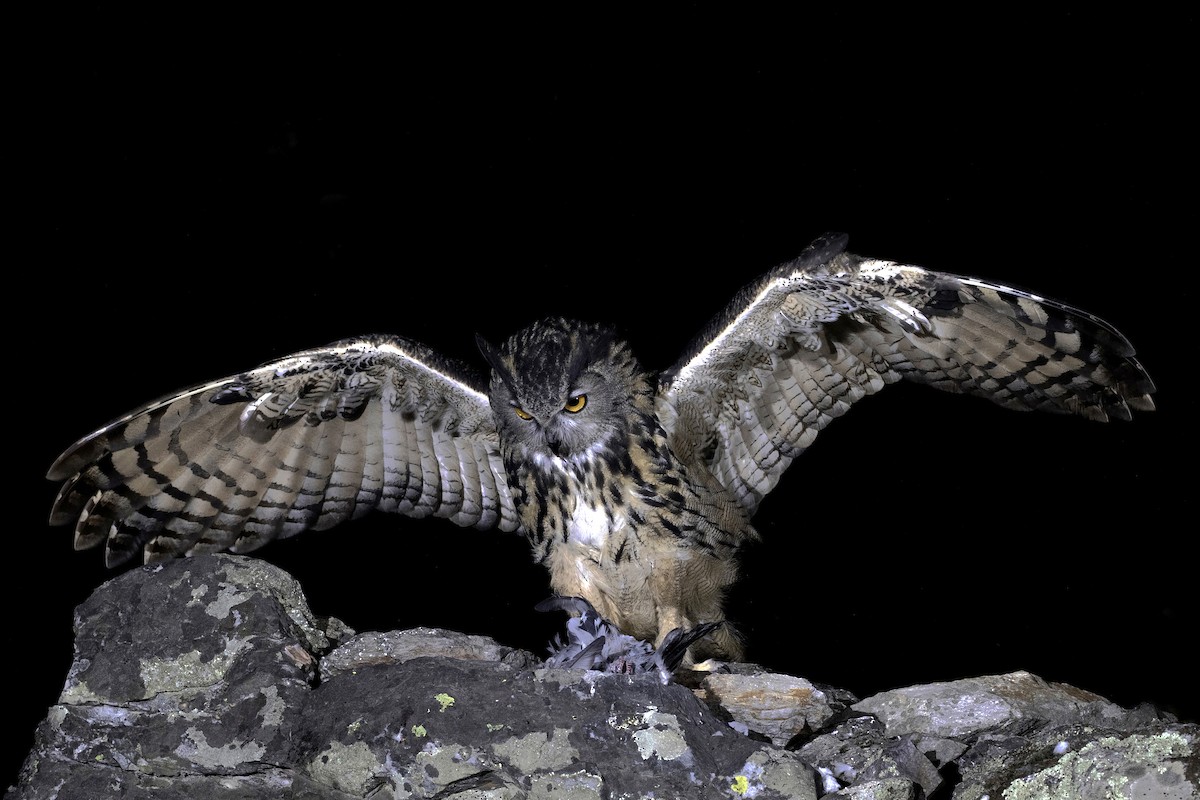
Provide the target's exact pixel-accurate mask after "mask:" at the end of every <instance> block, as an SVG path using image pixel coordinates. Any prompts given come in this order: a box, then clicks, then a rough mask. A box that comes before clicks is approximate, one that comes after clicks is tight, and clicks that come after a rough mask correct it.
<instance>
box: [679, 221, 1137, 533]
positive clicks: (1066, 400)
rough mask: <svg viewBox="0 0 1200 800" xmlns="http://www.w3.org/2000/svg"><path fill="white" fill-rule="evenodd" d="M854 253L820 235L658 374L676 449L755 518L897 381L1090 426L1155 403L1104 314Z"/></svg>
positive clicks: (838, 238) (840, 240)
mask: <svg viewBox="0 0 1200 800" xmlns="http://www.w3.org/2000/svg"><path fill="white" fill-rule="evenodd" d="M845 246H846V237H845V236H844V235H840V234H833V235H828V236H826V237H823V238H821V239H818V240H817V241H816V242H814V243H813V244H812V245H811V246H810V247H809V248H808V249H807V250H806V251H805V252H804V253H803V254H802V255H801V256H800V258H798V259H796V260H795V261H791V262H788V263H786V264H782V265H781V266H779V267H777V268H776V269H774V270H772V271H771V272H769V273H767V274H766V275H764V276H762V277H761V278H759V279H758V280H757V281H755V282H754V283H752V284H750V285H749V286H747V287H745V288H744V289H743V290H742V291H741V292H740V293H739V294H738V296H737V297H736V298H734V300H733V301H732V302H731V303H730V305H729V306H728V307H727V308H726V309H725V311H724V313H723V314H722V315H720V316H719V317H718V318H717V319H715V320H714V321H713V322H712V323H711V324H710V325H709V327H708V328H707V330H706V331H705V332H704V333H703V334H702V335H701V336H700V338H698V339H697V340H696V341H695V342H694V343H693V345H692V347H691V348H690V349H689V351H688V352H687V353H685V355H684V357H683V358H682V359H681V360H680V361H679V362H678V363H677V364H676V365H675V366H674V367H673V368H671V369H670V370H668V371H667V372H665V373H664V374H663V376H662V378H661V382H660V387H659V395H658V399H657V404H658V413H659V418H660V419H661V420H662V421H663V424H664V427H666V428H667V431H668V435H669V436H670V438H671V442H672V447H673V448H674V449H675V450H676V452H677V454H679V455H680V456H681V457H683V458H685V459H688V458H691V459H698V460H700V461H701V462H703V463H705V464H707V465H708V467H709V468H710V469H711V471H712V472H713V474H714V475H715V476H716V477H717V480H718V481H720V482H721V483H722V484H723V485H724V486H725V487H726V488H728V489H729V490H730V491H731V492H732V493H733V494H734V496H735V497H737V498H738V500H739V501H740V502H741V503H742V504H743V506H745V507H746V508H747V509H748V510H749V511H750V512H751V513H753V511H754V510H755V509H756V508H757V506H758V503H759V501H761V499H762V498H763V496H764V495H766V494H767V492H769V491H771V489H772V488H774V486H775V484H776V483H777V482H778V481H779V478H780V476H781V475H782V474H783V471H784V470H785V469H786V468H787V466H788V465H789V464H790V463H791V462H792V459H794V458H795V457H796V456H797V455H799V454H800V453H801V452H802V451H803V450H804V449H805V448H806V447H808V446H809V445H810V444H811V443H812V441H813V439H814V438H815V437H816V435H817V433H819V432H820V431H821V430H822V429H823V428H824V427H825V426H826V425H827V424H829V422H830V421H831V420H833V419H836V418H837V417H840V416H841V415H842V414H844V413H845V412H846V411H847V410H848V409H849V408H850V405H851V404H852V403H854V402H855V401H856V400H858V399H860V398H862V397H865V396H866V395H869V394H873V393H875V392H877V391H879V390H880V389H882V388H883V387H884V386H885V385H887V384H889V383H893V382H895V381H897V380H899V379H901V378H908V379H910V380H914V381H918V382H921V383H927V384H930V385H932V386H935V387H937V388H939V389H943V390H947V391H951V392H960V393H965V394H973V395H978V396H981V397H986V398H988V399H989V400H992V401H993V402H996V403H998V404H1000V405H1002V406H1005V407H1008V408H1015V409H1037V410H1045V411H1053V412H1062V413H1073V414H1079V415H1082V416H1084V417H1087V418H1091V419H1097V420H1107V419H1109V418H1110V417H1117V418H1119V419H1129V418H1130V417H1131V413H1130V409H1136V410H1140V411H1149V410H1152V409H1153V408H1154V403H1153V401H1152V400H1151V398H1150V394H1151V393H1153V391H1154V384H1153V383H1152V382H1151V380H1150V378H1149V376H1148V375H1147V374H1146V372H1145V370H1144V369H1143V368H1142V366H1141V365H1140V364H1139V363H1138V362H1137V360H1136V359H1134V357H1133V347H1132V346H1131V345H1130V344H1129V342H1128V341H1127V340H1126V339H1125V337H1123V336H1122V335H1121V334H1120V333H1118V332H1117V331H1116V330H1115V329H1114V328H1113V327H1112V326H1111V325H1109V324H1108V323H1106V322H1104V321H1103V320H1101V319H1099V318H1097V317H1095V316H1093V315H1091V314H1088V313H1087V312H1084V311H1080V310H1078V309H1074V308H1071V307H1069V306H1066V305H1063V304H1061V303H1057V302H1055V301H1053V300H1047V299H1045V298H1041V297H1037V296H1035V295H1032V294H1028V293H1026V292H1022V291H1019V290H1016V289H1011V288H1007V287H1003V286H998V285H994V284H989V283H986V282H984V281H980V280H976V279H973V278H966V277H961V276H958V275H950V274H946V273H939V272H931V271H929V270H925V269H922V268H920V267H914V266H907V265H902V264H896V263H893V262H889V261H880V260H876V259H871V258H862V257H860V256H856V255H852V254H850V253H847V252H845Z"/></svg>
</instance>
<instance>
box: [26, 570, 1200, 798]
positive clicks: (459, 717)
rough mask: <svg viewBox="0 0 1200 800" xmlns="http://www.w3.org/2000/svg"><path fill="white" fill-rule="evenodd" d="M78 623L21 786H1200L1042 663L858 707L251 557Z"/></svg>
mask: <svg viewBox="0 0 1200 800" xmlns="http://www.w3.org/2000/svg"><path fill="white" fill-rule="evenodd" d="M168 609H169V613H166V610H168ZM75 635H76V639H75V662H74V665H73V666H72V668H71V671H70V673H69V675H68V676H67V681H66V685H65V687H64V689H63V692H62V696H61V697H60V699H59V702H58V704H56V705H54V706H53V707H51V708H50V711H49V713H48V715H47V717H46V719H45V720H44V721H43V722H42V723H41V724H40V725H39V727H38V730H37V734H36V741H35V744H34V748H33V750H32V752H31V753H30V754H29V756H28V758H27V759H26V761H25V765H24V767H23V769H22V772H21V775H20V778H19V780H18V783H17V785H16V786H14V787H11V788H10V789H9V793H8V795H7V797H9V798H12V800H26V799H28V800H33V798H58V799H59V800H69V798H98V797H115V796H119V797H124V798H142V797H145V798H150V797H153V798H162V799H164V800H165V799H167V798H194V797H206V798H259V797H262V798H278V797H291V798H362V797H370V798H379V800H382V799H383V798H406V797H427V798H434V797H436V798H456V797H457V798H464V799H465V798H560V799H561V800H577V799H581V798H624V797H628V798H641V797H656V798H675V797H688V798H708V797H714V798H715V797H723V798H737V797H755V798H783V797H787V798H818V797H824V796H830V795H832V796H836V797H859V798H914V799H916V798H922V797H924V798H943V797H945V798H963V799H964V800H979V799H980V798H985V797H991V798H1000V797H1005V798H1039V797H1046V798H1052V797H1062V798H1068V797H1080V798H1090V797H1097V798H1100V797H1104V798H1172V799H1175V798H1178V799H1179V800H1183V799H1184V798H1200V788H1198V787H1200V726H1198V725H1196V724H1193V723H1186V722H1180V721H1178V720H1176V719H1174V718H1173V717H1171V716H1170V715H1168V714H1164V713H1161V712H1159V711H1157V710H1156V709H1154V708H1151V707H1149V706H1142V707H1139V708H1136V709H1132V710H1130V709H1125V708H1121V707H1119V706H1116V705H1114V704H1112V703H1110V702H1108V701H1107V700H1105V699H1104V698H1102V697H1099V696H1097V695H1095V694H1092V693H1090V692H1087V691H1083V690H1081V689H1078V688H1075V687H1072V686H1068V685H1064V684H1051V683H1048V682H1046V681H1044V680H1042V679H1040V678H1038V677H1037V676H1035V675H1031V674H1029V673H1025V672H1017V673H1012V674H1008V675H992V676H985V677H976V678H968V679H964V680H959V681H953V682H949V683H939V684H930V685H924V686H914V687H910V688H906V689H898V690H895V691H889V692H884V693H881V694H877V695H874V696H872V697H868V698H866V699H862V700H860V699H858V698H856V697H854V696H853V695H851V694H850V693H849V692H846V691H844V690H840V689H837V688H833V687H828V686H820V685H815V684H813V683H811V682H809V681H807V680H805V679H803V678H799V677H792V676H788V675H779V674H772V673H766V672H763V671H761V670H757V669H755V668H754V667H752V666H749V665H731V666H729V667H721V668H718V669H717V670H715V671H709V672H682V673H680V674H678V675H677V676H676V679H675V680H672V681H669V682H667V683H665V684H664V683H663V682H662V681H661V680H660V678H659V676H658V675H657V674H655V673H653V672H647V673H643V674H637V675H628V674H614V673H606V672H596V671H583V670H567V669H552V668H547V667H545V666H543V663H542V661H541V659H539V658H538V657H537V656H535V655H533V654H531V653H527V652H524V651H520V650H515V649H513V648H507V647H504V646H503V645H501V644H498V643H496V642H494V641H492V640H490V639H487V638H484V637H478V636H467V635H464V634H459V633H453V632H447V631H440V630H433V629H418V630H410V631H396V632H390V633H366V634H361V635H354V633H353V631H350V630H349V629H347V628H346V627H345V626H344V625H342V624H341V623H340V622H338V621H337V620H333V619H327V620H321V619H317V618H316V617H314V616H313V614H312V612H311V611H310V610H309V608H308V605H307V603H306V602H305V599H304V595H303V592H302V591H301V590H300V587H299V586H298V584H297V583H296V582H295V580H293V579H292V578H291V577H290V576H289V575H287V574H286V573H284V572H282V571H281V570H279V569H277V568H275V567H272V566H271V565H269V564H267V563H265V562H263V561H260V560H257V559H252V558H245V557H239V556H230V555H216V556H204V557H198V558H193V559H187V560H183V561H175V562H170V563H167V564H162V565H157V566H152V567H146V568H143V569H140V570H135V571H132V572H129V573H126V574H124V575H122V576H120V577H118V578H116V579H114V580H112V581H110V582H109V583H107V584H105V585H104V586H102V587H101V588H100V589H98V590H97V591H96V592H95V593H94V594H93V595H92V597H91V598H89V599H88V600H87V601H86V602H85V603H84V604H82V605H81V606H80V607H79V608H78V610H77V612H76V631H75Z"/></svg>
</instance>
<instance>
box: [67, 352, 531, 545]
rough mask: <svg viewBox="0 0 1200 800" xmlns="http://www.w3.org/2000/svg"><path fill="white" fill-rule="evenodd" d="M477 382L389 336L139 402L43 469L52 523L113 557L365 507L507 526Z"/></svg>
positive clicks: (320, 521) (257, 540)
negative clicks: (49, 484) (50, 485)
mask: <svg viewBox="0 0 1200 800" xmlns="http://www.w3.org/2000/svg"><path fill="white" fill-rule="evenodd" d="M483 386H484V383H483V381H482V380H481V379H480V378H478V377H475V376H472V375H471V374H470V373H469V372H468V371H467V370H466V369H465V368H464V367H462V366H461V365H459V364H457V363H455V362H452V361H450V360H449V359H445V358H443V357H441V356H439V355H438V354H437V353H434V352H433V351H432V350H430V349H429V348H427V347H424V346H423V345H420V344H418V343H416V342H411V341H408V340H405V339H401V338H399V337H390V336H376V337H366V338H360V339H347V340H344V341H341V342H335V343H334V344H331V345H329V346H327V347H321V348H316V349H313V350H307V351H304V352H302V353H297V354H295V355H292V356H289V357H287V358H284V359H281V360H279V361H275V362H273V363H269V364H264V365H263V366H261V367H259V368H257V369H254V370H251V371H249V372H245V373H242V374H240V375H234V376H231V377H228V378H222V379H220V380H216V381H212V382H209V383H205V384H201V385H199V386H195V387H192V388H190V389H187V390H185V391H183V392H179V393H177V394H174V395H170V396H168V397H164V398H162V399H160V400H156V401H154V402H152V403H149V404H147V405H145V406H142V407H141V408H138V409H136V410H134V411H132V412H130V413H128V414H126V415H125V416H123V417H121V418H120V419H117V420H114V421H113V422H111V423H109V424H108V425H105V426H104V427H102V428H100V429H99V430H97V431H95V432H93V433H92V434H90V435H88V436H86V437H84V438H83V439H81V440H80V441H79V442H77V443H76V444H75V445H74V446H72V447H71V448H70V449H68V450H67V451H66V452H65V453H63V454H62V455H61V456H60V457H59V458H58V460H57V461H55V463H54V465H53V466H52V467H51V468H50V472H49V474H48V475H47V477H48V478H50V479H51V480H61V481H64V483H63V486H62V489H61V491H60V492H59V495H58V499H57V500H56V502H55V504H54V508H53V510H52V511H51V515H50V523H51V524H52V525H66V524H74V525H75V547H76V549H84V548H89V547H94V546H96V545H99V544H101V543H105V544H106V546H107V550H106V560H107V561H108V563H109V565H110V566H111V565H115V564H119V563H122V562H124V561H126V560H128V559H129V558H131V557H133V556H134V555H135V554H137V553H138V552H139V551H141V553H142V555H143V557H144V559H145V560H146V561H147V562H149V561H157V560H161V559H165V558H171V557H173V556H178V555H191V554H195V553H208V552H216V551H221V550H232V551H234V552H246V551H249V550H253V549H255V548H257V547H260V546H262V545H264V544H266V543H267V542H268V541H270V540H272V539H275V538H282V537H287V536H292V535H294V534H296V533H299V532H300V531H303V530H308V529H324V528H329V527H331V526H333V525H336V524H338V523H340V522H342V521H343V520H346V519H350V518H354V517H359V516H361V515H362V514H364V513H366V512H367V511H369V510H371V509H373V508H379V509H381V510H384V511H392V512H396V513H400V514H404V515H407V516H412V517H423V516H429V515H433V516H441V517H447V518H449V519H450V520H451V521H453V522H455V523H457V524H459V525H462V526H474V527H477V528H500V529H502V530H514V529H516V528H517V526H518V522H517V517H516V512H515V511H514V509H513V504H512V498H511V497H510V495H509V489H508V484H507V480H506V478H505V475H504V468H503V463H502V460H501V457H500V454H499V437H498V435H497V433H496V429H495V422H494V419H493V416H492V413H491V408H490V405H489V403H488V398H487V395H486V394H485V393H484V391H483Z"/></svg>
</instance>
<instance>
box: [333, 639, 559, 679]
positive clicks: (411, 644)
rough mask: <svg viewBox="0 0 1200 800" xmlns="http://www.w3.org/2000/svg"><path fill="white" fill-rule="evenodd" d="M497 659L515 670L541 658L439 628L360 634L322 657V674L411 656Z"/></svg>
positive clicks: (402, 661)
mask: <svg viewBox="0 0 1200 800" xmlns="http://www.w3.org/2000/svg"><path fill="white" fill-rule="evenodd" d="M433 656H445V657H446V658H458V659H471V660H474V661H497V662H499V663H501V664H507V665H509V666H511V667H516V668H517V669H528V668H532V667H536V666H540V665H541V662H542V660H541V659H540V658H538V657H537V656H535V655H534V654H533V653H530V652H529V651H528V650H519V649H517V648H514V647H505V646H504V645H501V644H499V643H498V642H496V641H495V640H494V639H490V638H488V637H487V636H473V635H471V634H466V633H458V632H457V631H448V630H444V629H442V628H412V629H410V630H406V631H387V632H384V633H376V632H370V633H361V634H358V635H357V636H354V637H352V638H350V639H349V640H348V641H346V643H345V644H343V645H341V646H340V647H338V648H337V649H336V650H334V651H333V652H332V653H330V654H329V655H327V656H325V657H324V658H322V659H321V675H322V677H323V678H324V679H326V680H328V679H329V678H332V677H333V676H335V675H338V674H340V673H342V672H352V671H354V670H356V669H360V668H362V667H366V666H379V665H381V664H403V663H404V662H405V661H411V660H412V659H414V658H424V657H433Z"/></svg>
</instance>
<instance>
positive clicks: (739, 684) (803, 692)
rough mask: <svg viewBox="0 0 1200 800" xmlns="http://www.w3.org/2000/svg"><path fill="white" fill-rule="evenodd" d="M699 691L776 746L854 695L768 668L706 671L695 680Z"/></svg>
mask: <svg viewBox="0 0 1200 800" xmlns="http://www.w3.org/2000/svg"><path fill="white" fill-rule="evenodd" d="M699 694H700V696H701V697H702V698H703V699H705V700H706V701H708V702H709V703H710V704H715V705H717V706H719V707H721V708H722V709H724V710H725V712H726V713H727V714H728V715H729V716H730V718H731V719H732V720H733V721H734V722H736V723H739V724H741V725H743V726H744V727H745V729H746V730H749V731H754V732H755V733H759V734H761V735H763V736H765V737H766V738H768V739H770V740H771V742H772V743H773V744H774V745H775V746H776V747H783V746H785V745H786V744H787V743H788V742H790V741H791V740H792V739H793V738H795V737H796V736H797V735H799V734H801V733H804V732H811V731H816V730H820V729H821V728H822V727H824V726H825V723H827V722H828V721H829V720H831V719H832V718H833V717H834V716H835V715H837V714H839V713H842V712H844V711H845V709H846V707H847V706H848V705H849V704H850V703H853V702H854V701H855V700H856V699H857V698H855V697H854V696H853V695H851V694H849V693H848V692H845V693H843V692H840V691H836V690H832V691H831V690H822V689H821V688H819V687H817V686H814V685H813V684H812V683H810V682H809V681H807V680H805V679H804V678H795V677H792V676H791V675H779V674H775V673H770V672H754V673H746V674H735V673H711V674H708V675H706V676H705V677H704V679H703V680H702V681H701V682H700V690H699Z"/></svg>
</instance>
